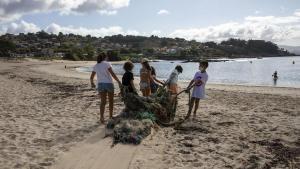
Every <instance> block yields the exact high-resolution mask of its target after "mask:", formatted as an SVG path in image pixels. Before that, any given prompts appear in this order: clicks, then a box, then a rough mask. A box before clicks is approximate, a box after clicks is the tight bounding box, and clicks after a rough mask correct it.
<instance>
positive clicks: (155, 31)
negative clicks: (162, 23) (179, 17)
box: [151, 30, 162, 36]
mask: <svg viewBox="0 0 300 169" xmlns="http://www.w3.org/2000/svg"><path fill="white" fill-rule="evenodd" d="M161 33H162V32H161V30H153V31H152V32H151V35H156V36H159V35H161Z"/></svg>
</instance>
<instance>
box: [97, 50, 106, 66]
mask: <svg viewBox="0 0 300 169" xmlns="http://www.w3.org/2000/svg"><path fill="white" fill-rule="evenodd" d="M105 58H106V54H105V53H104V52H101V53H100V54H99V55H98V56H97V63H101V62H102V61H103V60H105Z"/></svg>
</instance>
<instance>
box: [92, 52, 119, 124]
mask: <svg viewBox="0 0 300 169" xmlns="http://www.w3.org/2000/svg"><path fill="white" fill-rule="evenodd" d="M106 60H107V55H106V54H105V53H100V54H99V55H98V57H97V64H96V65H95V66H94V68H93V71H92V74H91V76H90V81H91V86H92V87H93V88H94V87H95V86H96V85H95V83H94V77H95V75H97V84H98V92H99V95H100V122H101V123H104V122H105V121H104V110H105V106H106V100H107V98H108V102H109V118H112V117H113V105H114V84H113V80H112V78H114V79H115V80H116V81H117V82H118V84H119V86H121V82H120V80H119V79H118V77H117V76H116V74H115V73H114V71H113V69H112V66H111V64H110V63H109V62H107V61H106Z"/></svg>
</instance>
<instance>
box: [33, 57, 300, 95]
mask: <svg viewBox="0 0 300 169" xmlns="http://www.w3.org/2000/svg"><path fill="white" fill-rule="evenodd" d="M54 63H57V62H54ZM122 63H123V62H113V63H112V64H122ZM65 64H67V67H68V68H67V69H65V68H64V65H65ZM94 64H95V62H80V63H78V62H77V61H75V62H74V61H68V62H59V63H57V64H51V62H50V64H48V65H43V66H37V67H35V68H33V70H38V71H42V72H45V73H49V74H53V75H57V76H62V77H73V78H79V79H87V80H88V79H89V77H90V74H89V73H85V72H84V73H83V72H78V71H77V70H75V68H74V67H75V66H79V67H84V66H92V65H94ZM117 76H118V77H119V79H121V78H122V76H121V75H117ZM134 78H135V86H136V87H137V89H138V86H139V77H138V76H135V77H134ZM188 83H189V81H179V86H180V87H181V88H184V87H185V86H187V85H188ZM206 88H207V89H218V90H227V91H247V92H249V93H253V92H255V93H264V94H281V95H282V94H286V95H289V96H294V97H300V87H299V88H297V87H277V86H260V85H242V84H241V85H240V84H217V83H207V85H206Z"/></svg>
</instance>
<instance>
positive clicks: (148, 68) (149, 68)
mask: <svg viewBox="0 0 300 169" xmlns="http://www.w3.org/2000/svg"><path fill="white" fill-rule="evenodd" d="M142 64H143V65H144V66H145V68H146V69H147V70H149V71H151V67H150V65H149V62H143V63H142Z"/></svg>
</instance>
